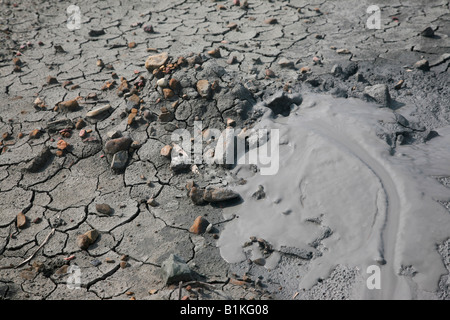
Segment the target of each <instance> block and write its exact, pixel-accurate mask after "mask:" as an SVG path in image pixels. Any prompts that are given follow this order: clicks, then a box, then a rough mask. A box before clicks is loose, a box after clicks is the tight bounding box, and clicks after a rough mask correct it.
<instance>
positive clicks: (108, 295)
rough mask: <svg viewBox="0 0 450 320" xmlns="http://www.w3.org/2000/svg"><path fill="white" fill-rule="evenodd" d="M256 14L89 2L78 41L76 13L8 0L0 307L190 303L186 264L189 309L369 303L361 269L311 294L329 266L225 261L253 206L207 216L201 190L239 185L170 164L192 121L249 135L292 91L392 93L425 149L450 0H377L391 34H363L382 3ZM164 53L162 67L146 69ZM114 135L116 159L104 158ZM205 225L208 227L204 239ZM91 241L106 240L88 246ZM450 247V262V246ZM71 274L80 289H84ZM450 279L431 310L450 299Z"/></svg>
mask: <svg viewBox="0 0 450 320" xmlns="http://www.w3.org/2000/svg"><path fill="white" fill-rule="evenodd" d="M241 2H242V3H243V4H244V5H243V6H237V5H233V2H232V1H197V0H173V1H139V0H132V1H114V0H111V1H95V0H94V1H78V2H77V3H76V5H77V6H78V7H79V8H80V12H81V26H80V29H77V30H69V28H68V27H67V19H68V16H69V14H68V13H67V11H66V10H67V8H68V7H69V5H71V4H72V3H71V2H66V1H54V0H52V1H20V0H17V1H10V0H1V2H0V41H1V46H0V134H1V135H2V136H1V137H0V138H1V140H0V141H1V142H0V143H1V145H0V150H1V153H0V268H1V269H0V299H14V300H19V299H130V298H132V299H139V300H142V299H178V295H179V291H178V281H174V284H170V283H169V284H167V283H166V282H165V279H163V277H162V274H163V272H162V270H163V269H164V268H163V262H164V261H167V259H168V258H169V257H170V255H171V254H176V255H177V256H178V257H180V258H181V259H182V260H183V261H184V262H186V263H187V265H188V267H189V270H190V273H191V275H192V277H193V278H192V281H193V282H190V287H188V284H187V283H186V281H187V280H186V279H183V280H184V281H185V282H184V285H183V289H182V296H189V297H190V298H191V299H291V298H295V299H299V298H305V299H309V298H311V299H321V298H325V299H331V298H338V299H342V298H354V297H352V296H351V292H352V291H351V287H352V285H353V284H354V283H355V281H358V274H357V271H355V269H353V268H351V267H347V266H338V267H337V268H336V270H335V271H334V272H333V273H332V275H331V276H330V278H328V279H324V280H323V281H322V282H321V283H320V284H318V285H317V286H315V287H313V289H312V290H310V291H309V292H307V293H306V294H302V295H296V292H297V290H298V288H297V285H298V280H297V279H299V278H301V275H302V273H303V272H304V270H306V269H307V267H308V262H309V259H314V257H310V256H307V257H305V256H301V255H295V254H288V253H282V259H281V262H280V264H279V267H278V268H277V269H275V270H267V269H265V268H264V266H261V265H259V264H258V263H255V262H252V261H245V262H243V263H240V264H233V265H230V264H228V263H226V262H225V261H224V260H223V259H222V258H221V256H220V253H219V249H218V248H217V247H216V241H217V238H218V237H220V231H221V230H222V229H223V227H224V225H225V224H226V220H225V219H224V218H223V215H222V207H223V206H231V207H232V206H234V205H236V204H238V202H239V200H231V201H230V200H229V201H225V202H221V201H219V202H211V201H208V202H206V203H203V204H201V205H199V204H196V203H194V201H193V199H191V197H190V196H189V195H188V194H187V190H186V184H187V183H188V184H189V182H190V181H195V183H196V185H197V188H198V189H196V190H203V189H204V188H206V187H208V186H210V187H215V188H219V190H222V189H223V188H229V189H231V190H232V188H233V184H235V183H239V181H235V180H234V179H233V176H232V175H231V174H230V173H229V171H228V170H227V169H226V168H222V167H221V166H217V165H199V166H198V172H193V171H191V170H189V169H188V170H184V171H181V172H178V171H177V170H176V169H177V168H176V167H175V168H174V167H173V164H171V159H170V156H169V157H165V156H162V155H161V154H160V152H161V149H162V148H163V147H164V146H165V145H168V144H170V143H171V133H172V132H173V131H174V130H176V129H179V128H188V129H189V130H190V131H191V132H192V128H193V124H194V121H195V120H202V121H203V127H204V128H216V129H220V130H223V129H225V127H226V125H227V121H229V120H228V119H232V120H233V121H231V122H228V124H230V125H234V126H236V127H237V128H244V127H251V126H252V124H253V123H254V122H255V121H257V119H258V116H259V115H258V114H254V113H253V112H252V107H253V106H254V105H255V104H256V103H257V102H260V101H262V100H265V99H270V96H271V95H272V94H273V93H275V92H277V91H280V90H284V91H291V92H298V91H299V90H309V91H319V92H330V94H333V95H335V96H338V97H361V98H364V97H367V95H364V90H365V88H366V87H368V86H372V85H377V84H383V85H386V87H387V89H388V91H389V94H390V96H391V98H392V100H393V101H394V102H395V103H394V104H392V105H393V106H395V108H397V111H398V112H399V113H401V111H402V106H403V105H409V106H414V108H415V111H414V112H413V113H411V114H404V116H405V117H408V118H409V117H413V118H414V119H415V120H417V121H419V122H421V124H422V125H423V126H425V127H426V129H427V131H426V132H425V133H423V132H416V131H414V130H412V129H408V128H402V129H401V134H402V135H403V136H404V138H405V139H404V143H421V141H422V142H423V140H424V139H427V137H428V138H429V136H428V134H430V132H431V131H432V130H433V129H434V128H437V127H439V126H442V125H445V124H448V123H449V122H450V112H449V103H448V102H449V89H448V88H449V86H448V67H449V55H448V54H449V39H448V35H449V32H450V23H449V19H450V13H449V2H448V1H441V0H437V1H426V2H424V1H402V0H395V1H379V2H378V5H379V7H380V8H381V29H378V30H369V29H367V28H366V21H367V19H368V18H369V16H370V15H369V14H368V13H366V9H367V8H368V7H369V6H370V5H372V4H374V3H372V1H366V0H363V1H361V0H358V1H354V0H351V1H329V0H328V1H326V0H323V1H302V0H290V1H262V0H249V1H248V6H245V1H242V0H241ZM74 4H75V3H74ZM150 27H151V28H150ZM427 27H431V30H430V29H429V30H428V31H429V34H421V32H422V31H423V30H425V29H426V28H427ZM430 33H431V34H430ZM433 33H434V34H433ZM164 52H166V53H167V55H168V59H167V61H165V65H164V66H163V67H162V68H158V69H156V70H147V69H146V66H145V62H146V59H147V57H148V56H151V55H155V54H160V53H164ZM180 57H181V58H180ZM423 59H425V60H427V61H428V62H422V63H421V64H419V65H415V64H416V62H418V61H420V60H423ZM100 60H101V61H100ZM162 78H165V79H166V80H167V84H166V83H163V82H165V81H160V82H159V84H160V85H162V87H161V86H158V84H157V81H158V80H159V79H162ZM171 80H172V81H171ZM200 80H206V81H202V82H200V84H201V86H198V83H199V81H200ZM400 80H403V81H404V82H403V84H401V85H399V86H398V83H399V81H400ZM72 99H77V100H76V102H72V103H71V104H69V105H65V104H62V105H61V104H60V102H66V101H70V100H72ZM374 99H375V100H377V101H379V102H380V103H383V102H385V101H383V99H384V98H383V96H382V95H381V97H380V96H379V95H378V96H377V95H376V94H375V95H374ZM288 102H289V101H288ZM107 104H109V105H110V106H111V107H110V108H109V109H108V110H106V111H104V112H101V113H100V115H98V116H95V117H89V116H88V112H90V111H92V110H95V109H97V108H99V107H102V106H104V105H107ZM55 106H58V107H57V108H55ZM72 107H73V108H72ZM274 111H276V112H277V109H276V108H275V109H274ZM278 111H279V110H278ZM80 119H83V121H80ZM83 122H84V124H83ZM83 130H84V131H83ZM397 133H398V132H397ZM120 136H122V138H120ZM116 137H119V139H122V140H120V141H119V142H120V143H119V145H120V146H119V147H118V149H114V148H113V147H111V145H110V146H109V147H107V146H106V144H107V142H108V141H110V140H112V139H114V138H116ZM123 137H125V138H123ZM126 137H129V138H126ZM395 138H396V133H395V132H394V133H393V136H392V137H386V141H387V143H394V142H393V141H395ZM204 143H205V146H206V145H207V143H206V142H204ZM124 145H125V146H124ZM208 145H210V146H212V148H213V147H214V141H209V142H208ZM115 147H117V146H115ZM111 148H112V149H113V150H111ZM119 149H120V150H122V151H123V152H122V153H121V157H119V156H117V157H116V159H115V162H114V163H115V165H117V166H125V167H124V169H123V170H118V171H117V170H113V169H112V168H111V165H112V163H113V156H114V154H115V153H116V151H118V150H119ZM172 160H173V159H172ZM191 190H192V188H191ZM255 191H256V190H255ZM191 195H192V193H191ZM197 200H198V199H197ZM210 200H211V199H210ZM213 200H214V199H213ZM215 200H223V199H215ZM98 204H107V205H108V206H109V207H107V206H104V207H105V208H103V209H104V210H106V214H105V212H103V213H102V212H101V211H102V210H101V209H102V208H99V207H97V205H98ZM447 205H448V204H447ZM198 216H202V217H203V218H204V219H205V220H207V221H208V223H205V224H202V225H201V226H200V227H199V228H200V230H194V229H191V226H192V225H193V223H194V220H195V219H196V218H197V217H198ZM209 224H211V225H212V226H209V228H208V231H205V230H204V227H205V226H206V225H209ZM90 230H96V231H97V232H91V233H90V235H92V234H94V233H95V234H94V238H93V239H92V241H93V242H92V243H90V242H89V241H90V240H89V238H87V237H84V238H83V239H81V240H80V238H79V236H80V235H82V234H84V233H86V232H88V231H90ZM196 231H200V232H196ZM197 233H199V234H197ZM82 240H84V241H85V243H83V244H81V247H83V248H84V246H87V249H83V248H81V247H80V241H82ZM86 241H87V243H86ZM260 244H261V246H266V245H267V246H268V247H270V245H269V244H266V243H264V241H263V239H260ZM439 250H440V253H441V255H442V257H443V259H444V261H445V262H446V265H447V267H448V266H449V261H448V260H449V244H448V242H447V243H444V244H442V245H441V246H440V247H439ZM30 257H31V259H29V260H26V259H28V258H30ZM74 265H76V266H78V267H79V268H80V269H79V271H80V274H79V276H80V277H79V279H80V282H81V283H80V288H79V289H73V290H71V289H69V288H68V287H67V281H68V280H69V283H72V282H71V281H73V279H74V276H76V274H74V273H68V272H69V271H70V270H72V271H73V268H72V269H70V268H69V266H74ZM184 267H185V266H184ZM180 268H182V267H181V266H180ZM176 280H179V279H176ZM446 282H447V278H446V277H444V278H443V280H442V281H441V291H440V292H439V293H437V294H436V295H434V296H433V297H431V298H446V297H448V289H447V284H446ZM187 289H190V290H187Z"/></svg>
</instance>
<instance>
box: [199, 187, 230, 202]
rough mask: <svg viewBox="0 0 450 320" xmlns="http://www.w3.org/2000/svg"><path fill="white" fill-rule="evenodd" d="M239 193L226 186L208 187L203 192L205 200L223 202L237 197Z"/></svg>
mask: <svg viewBox="0 0 450 320" xmlns="http://www.w3.org/2000/svg"><path fill="white" fill-rule="evenodd" d="M238 197H239V194H238V193H236V192H234V191H232V190H229V189H224V188H216V187H210V188H207V189H206V190H205V192H204V194H203V200H205V201H207V202H221V201H227V200H232V199H236V198H238Z"/></svg>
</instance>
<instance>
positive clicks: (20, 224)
mask: <svg viewBox="0 0 450 320" xmlns="http://www.w3.org/2000/svg"><path fill="white" fill-rule="evenodd" d="M26 224H27V217H26V216H25V215H24V214H23V213H22V212H20V213H19V214H18V215H17V217H16V226H17V228H19V229H23V228H24V227H25V226H26Z"/></svg>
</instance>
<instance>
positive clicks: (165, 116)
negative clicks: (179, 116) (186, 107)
mask: <svg viewBox="0 0 450 320" xmlns="http://www.w3.org/2000/svg"><path fill="white" fill-rule="evenodd" d="M174 118H175V116H174V114H173V113H172V112H170V111H169V110H167V108H161V114H160V115H159V116H158V119H159V121H161V122H170V121H172V120H173V119H174Z"/></svg>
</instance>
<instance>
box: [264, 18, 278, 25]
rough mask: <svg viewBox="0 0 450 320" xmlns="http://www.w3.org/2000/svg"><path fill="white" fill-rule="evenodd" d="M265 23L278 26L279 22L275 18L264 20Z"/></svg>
mask: <svg viewBox="0 0 450 320" xmlns="http://www.w3.org/2000/svg"><path fill="white" fill-rule="evenodd" d="M264 23H265V24H277V23H278V20H277V19H275V18H269V19H266V20H264Z"/></svg>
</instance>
